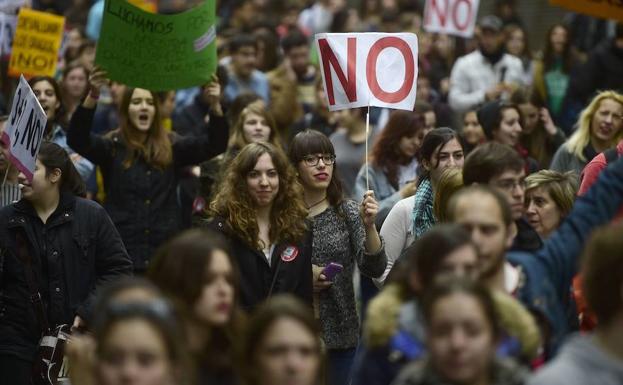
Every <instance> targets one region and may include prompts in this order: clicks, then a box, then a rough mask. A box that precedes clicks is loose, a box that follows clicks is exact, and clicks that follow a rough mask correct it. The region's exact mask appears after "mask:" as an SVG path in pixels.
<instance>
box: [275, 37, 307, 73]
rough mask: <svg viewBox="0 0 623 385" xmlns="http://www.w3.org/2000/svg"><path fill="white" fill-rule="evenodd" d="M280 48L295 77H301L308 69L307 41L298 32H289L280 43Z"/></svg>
mask: <svg viewBox="0 0 623 385" xmlns="http://www.w3.org/2000/svg"><path fill="white" fill-rule="evenodd" d="M281 48H282V49H283V53H284V55H285V57H286V58H287V60H289V62H290V65H291V66H292V69H293V70H294V72H295V73H296V76H297V77H299V78H300V77H303V76H304V75H305V74H306V73H307V69H308V67H309V40H308V39H307V36H305V35H303V34H302V33H301V32H299V31H294V32H290V33H289V34H288V35H286V37H284V38H283V40H282V41H281Z"/></svg>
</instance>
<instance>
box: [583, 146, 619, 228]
mask: <svg viewBox="0 0 623 385" xmlns="http://www.w3.org/2000/svg"><path fill="white" fill-rule="evenodd" d="M617 153H618V154H619V156H623V140H621V141H620V142H619V144H617ZM606 166H608V163H607V162H606V157H605V155H604V154H603V153H601V154H598V155H597V156H596V157H594V158H593V160H591V161H590V162H589V163H588V164H587V165H586V167H584V170H583V171H582V184H581V185H580V191H578V195H584V194H586V192H587V191H588V189H589V188H590V187H591V186H592V185H593V184H595V182H596V181H597V177H598V176H599V174H600V173H601V172H602V171H603V170H604V169H605V168H606ZM621 219H623V207H621V208H619V213H618V214H617V216H616V218H615V219H614V222H618V221H620V220H621Z"/></svg>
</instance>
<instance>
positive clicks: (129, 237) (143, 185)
mask: <svg viewBox="0 0 623 385" xmlns="http://www.w3.org/2000/svg"><path fill="white" fill-rule="evenodd" d="M94 111H95V110H94V109H87V108H83V107H82V106H80V107H78V109H77V110H76V112H75V113H74V115H73V117H72V119H71V123H70V125H69V130H68V132H67V143H68V144H69V146H71V148H73V149H74V150H75V151H76V152H77V153H79V154H80V155H82V156H84V157H85V158H87V159H89V160H90V161H91V162H93V163H95V164H97V165H98V166H99V167H100V169H101V171H102V175H103V177H104V188H105V191H106V201H105V203H104V207H105V208H106V210H107V211H108V214H109V215H110V217H111V218H112V220H113V222H114V223H115V226H116V227H117V229H118V230H119V233H120V234H121V237H122V238H123V242H124V244H125V246H126V248H127V250H128V254H130V257H131V258H132V262H133V263H134V270H135V271H136V272H144V271H145V270H147V266H148V264H149V260H150V258H151V257H152V255H153V253H154V251H155V250H156V249H157V248H158V246H160V245H161V244H162V243H164V242H165V241H166V240H168V239H169V238H171V237H172V236H174V235H175V234H176V233H177V232H178V231H179V230H180V229H181V227H182V213H181V209H180V203H179V200H178V196H177V193H176V192H177V186H178V183H179V179H180V177H181V176H182V172H183V169H184V167H185V166H190V165H195V164H199V163H201V162H202V161H204V160H208V159H210V158H212V157H213V156H216V155H218V154H220V153H221V152H223V151H225V149H226V147H227V139H228V136H229V134H228V130H227V124H226V122H225V118H223V117H216V116H214V117H212V121H211V124H210V126H209V128H210V132H209V136H208V134H207V133H205V134H204V135H202V136H187V137H179V136H173V137H172V146H173V162H172V164H170V165H169V166H168V167H167V168H165V169H164V170H161V169H158V168H155V167H153V166H152V165H150V164H148V163H147V162H145V161H144V160H143V159H142V158H139V159H137V160H135V161H134V162H133V163H132V165H130V167H128V168H125V167H124V165H123V162H124V160H125V159H126V155H127V147H126V146H125V144H124V142H123V139H122V138H121V136H120V135H117V136H115V135H112V136H111V137H101V136H98V135H94V134H91V133H90V128H91V125H92V122H93V113H94Z"/></svg>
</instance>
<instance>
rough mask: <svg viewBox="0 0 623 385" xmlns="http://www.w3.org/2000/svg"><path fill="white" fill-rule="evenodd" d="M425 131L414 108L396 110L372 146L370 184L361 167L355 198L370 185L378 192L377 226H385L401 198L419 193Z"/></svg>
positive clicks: (369, 170)
mask: <svg viewBox="0 0 623 385" xmlns="http://www.w3.org/2000/svg"><path fill="white" fill-rule="evenodd" d="M425 134H426V130H425V129H424V121H423V119H422V117H421V115H419V114H417V113H414V112H410V111H396V112H394V113H392V115H391V116H390V118H389V121H388V122H387V124H386V125H385V128H384V129H383V131H382V132H381V134H380V136H379V137H378V139H377V140H376V143H375V144H374V147H373V148H372V153H371V156H370V166H369V167H368V170H367V171H368V186H366V167H365V165H364V166H362V167H361V169H360V170H359V174H358V175H357V181H356V185H355V196H354V198H356V199H362V198H363V196H364V193H365V192H366V191H367V190H368V187H369V189H370V190H372V191H374V196H375V197H376V199H377V200H378V201H379V212H378V215H377V217H376V226H377V228H381V225H382V224H383V221H385V217H387V214H389V211H390V210H391V209H392V207H393V206H394V205H395V204H396V203H397V202H398V201H399V200H401V199H404V198H407V197H410V196H411V195H413V194H415V188H416V169H417V161H416V159H415V155H416V154H417V152H418V150H419V149H420V146H421V145H422V140H423V139H424V135H425Z"/></svg>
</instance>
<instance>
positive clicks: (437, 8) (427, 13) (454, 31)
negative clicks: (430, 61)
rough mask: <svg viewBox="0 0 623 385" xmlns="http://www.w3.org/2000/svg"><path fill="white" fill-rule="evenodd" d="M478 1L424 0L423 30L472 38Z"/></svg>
mask: <svg viewBox="0 0 623 385" xmlns="http://www.w3.org/2000/svg"><path fill="white" fill-rule="evenodd" d="M478 2H479V0H426V6H425V8H424V29H425V30H426V31H427V32H433V33H447V34H450V35H456V36H461V37H472V36H473V35H474V25H475V24H476V16H477V14H478Z"/></svg>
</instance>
